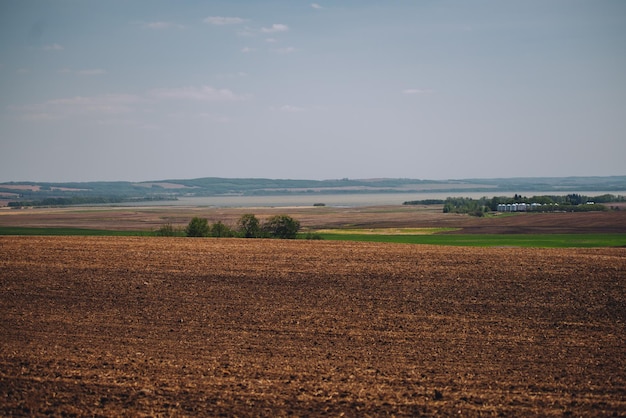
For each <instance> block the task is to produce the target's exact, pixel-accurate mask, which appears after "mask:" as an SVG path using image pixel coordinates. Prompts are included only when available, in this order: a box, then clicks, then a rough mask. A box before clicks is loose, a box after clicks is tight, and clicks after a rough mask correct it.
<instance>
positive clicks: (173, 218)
mask: <svg viewBox="0 0 626 418" xmlns="http://www.w3.org/2000/svg"><path fill="white" fill-rule="evenodd" d="M624 209H626V207H624ZM246 213H253V214H255V215H256V216H257V217H258V218H259V219H260V220H262V221H263V220H265V219H267V218H269V217H271V216H273V215H277V214H288V215H290V216H292V217H293V218H295V219H297V220H298V221H300V223H301V225H302V228H303V229H304V230H316V229H352V228H360V229H362V228H451V229H454V231H452V232H448V233H453V234H574V233H579V234H581V233H603V234H606V233H622V234H623V233H626V210H619V211H607V212H587V213H571V212H563V213H518V214H515V215H512V216H511V215H508V214H499V215H495V216H490V217H484V218H477V217H473V216H469V215H462V214H455V213H442V206H441V205H429V206H407V205H390V206H361V207H350V208H340V207H275V208H273V207H262V208H214V207H202V206H193V207H192V206H189V207H188V206H158V207H104V206H101V207H78V208H77V207H65V208H35V209H24V210H15V209H8V208H4V209H0V227H30V228H85V229H103V230H119V231H124V230H127V231H128V230H132V231H154V230H156V229H158V228H159V227H161V226H163V225H164V224H166V223H169V224H171V225H173V226H175V227H179V228H183V227H184V226H186V225H187V224H188V223H189V221H190V220H191V219H192V218H193V217H196V216H198V217H202V218H206V219H208V221H209V222H210V223H215V222H218V221H220V222H223V223H225V224H227V225H230V226H233V227H234V226H236V224H237V220H238V219H239V218H240V217H241V215H243V214H246Z"/></svg>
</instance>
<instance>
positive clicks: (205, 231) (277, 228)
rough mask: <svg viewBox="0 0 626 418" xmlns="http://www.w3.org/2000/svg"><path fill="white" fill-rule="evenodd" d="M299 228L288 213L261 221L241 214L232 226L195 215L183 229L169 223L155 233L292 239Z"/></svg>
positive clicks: (162, 234)
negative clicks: (212, 222) (234, 225)
mask: <svg viewBox="0 0 626 418" xmlns="http://www.w3.org/2000/svg"><path fill="white" fill-rule="evenodd" d="M299 229H300V222H298V221H297V220H295V219H293V218H292V217H291V216H288V215H276V216H272V217H271V218H269V219H268V220H266V221H265V222H263V223H261V221H259V219H258V218H257V217H256V216H255V215H253V214H245V215H242V216H241V218H239V220H238V221H237V225H236V227H235V228H232V227H230V226H228V225H226V224H224V223H223V222H221V221H218V222H216V223H214V224H209V221H208V220H207V219H205V218H200V217H195V218H193V219H192V220H191V221H190V222H189V224H187V226H186V227H185V228H184V229H183V230H180V229H176V228H175V227H174V226H172V225H171V224H166V225H163V226H162V227H161V228H159V229H158V230H157V231H156V233H157V235H159V236H187V237H217V238H225V237H240V238H281V239H294V238H296V236H297V234H298V230H299Z"/></svg>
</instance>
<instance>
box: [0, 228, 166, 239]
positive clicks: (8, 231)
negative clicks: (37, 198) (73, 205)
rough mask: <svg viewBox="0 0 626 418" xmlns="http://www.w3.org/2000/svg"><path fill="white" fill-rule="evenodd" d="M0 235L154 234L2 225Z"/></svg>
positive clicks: (116, 235) (147, 234)
mask: <svg viewBox="0 0 626 418" xmlns="http://www.w3.org/2000/svg"><path fill="white" fill-rule="evenodd" d="M0 235H27V236H33V235H46V236H50V235H52V236H113V237H132V236H154V232H152V231H114V230H105V229H83V228H30V227H13V226H0Z"/></svg>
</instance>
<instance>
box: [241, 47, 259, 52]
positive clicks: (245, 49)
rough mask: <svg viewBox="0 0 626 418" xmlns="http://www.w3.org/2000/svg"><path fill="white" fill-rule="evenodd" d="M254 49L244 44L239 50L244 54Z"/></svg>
mask: <svg viewBox="0 0 626 418" xmlns="http://www.w3.org/2000/svg"><path fill="white" fill-rule="evenodd" d="M254 51H256V49H254V48H250V47H248V46H244V47H243V48H241V52H243V53H244V54H247V53H249V52H254Z"/></svg>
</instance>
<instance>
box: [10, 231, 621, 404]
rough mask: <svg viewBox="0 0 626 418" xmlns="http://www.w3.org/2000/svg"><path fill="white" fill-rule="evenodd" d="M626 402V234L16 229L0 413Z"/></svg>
mask: <svg viewBox="0 0 626 418" xmlns="http://www.w3.org/2000/svg"><path fill="white" fill-rule="evenodd" d="M459 413H461V414H463V415H465V416H475V415H505V416H528V415H541V416H546V415H559V416H560V415H564V414H566V415H570V414H571V415H573V416H580V415H584V416H594V415H595V416H607V415H626V249H623V248H613V249H566V250H563V249H559V250H553V249H519V248H489V249H484V248H462V247H454V248H450V247H430V246H418V245H394V244H371V243H346V242H325V241H269V240H238V239H223V240H218V239H190V238H181V239H178V238H110V237H107V238H96V237H0V415H4V416H11V415H44V414H51V415H66V416H71V415H77V416H85V415H89V416H117V415H128V416H141V415H149V416H185V415H201V416H216V415H225V416H286V415H298V416H302V415H309V416H319V415H330V416H339V415H342V414H345V416H367V415H370V416H381V415H383V416H384V415H392V414H393V415H396V416H415V415H422V416H435V415H457V414H459Z"/></svg>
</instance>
